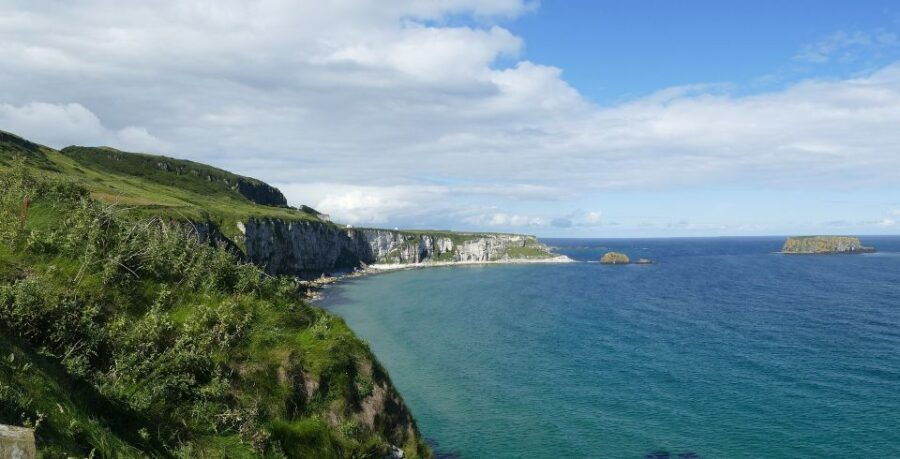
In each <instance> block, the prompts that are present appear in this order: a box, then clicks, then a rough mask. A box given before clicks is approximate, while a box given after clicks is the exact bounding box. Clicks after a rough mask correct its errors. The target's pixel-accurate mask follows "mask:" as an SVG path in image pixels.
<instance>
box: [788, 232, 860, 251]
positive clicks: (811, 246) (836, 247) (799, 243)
mask: <svg viewBox="0 0 900 459" xmlns="http://www.w3.org/2000/svg"><path fill="white" fill-rule="evenodd" d="M874 251H875V249H874V248H873V247H866V246H864V245H862V243H861V242H860V241H859V238H858V237H849V236H794V237H789V238H788V239H787V241H785V242H784V246H783V247H782V248H781V253H790V254H829V253H872V252H874Z"/></svg>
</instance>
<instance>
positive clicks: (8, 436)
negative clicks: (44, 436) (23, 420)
mask: <svg viewBox="0 0 900 459" xmlns="http://www.w3.org/2000/svg"><path fill="white" fill-rule="evenodd" d="M36 456H37V449H36V448H35V446H34V431H33V430H31V429H25V428H22V427H13V426H5V425H2V424H0V459H35V457H36Z"/></svg>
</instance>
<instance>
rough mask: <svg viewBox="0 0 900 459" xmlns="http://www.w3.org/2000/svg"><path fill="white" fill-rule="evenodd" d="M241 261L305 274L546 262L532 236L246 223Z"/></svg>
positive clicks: (260, 221) (546, 251)
mask: <svg viewBox="0 0 900 459" xmlns="http://www.w3.org/2000/svg"><path fill="white" fill-rule="evenodd" d="M239 228H240V230H241V232H242V233H243V235H244V236H243V241H242V242H243V245H244V248H245V252H246V255H247V257H248V258H249V260H250V261H252V262H253V263H255V264H257V265H259V266H262V267H264V269H266V271H267V272H269V273H271V274H291V275H311V274H316V273H321V272H328V271H334V270H342V269H352V268H356V267H360V266H363V265H370V264H377V263H401V264H413V263H428V262H480V261H497V260H515V259H525V258H548V257H551V256H553V255H552V253H551V252H550V249H549V248H548V247H546V246H545V245H543V244H541V243H539V242H538V241H537V239H536V238H535V237H533V236H524V235H514V234H474V233H472V234H470V233H450V232H416V231H394V230H384V229H368V228H366V229H354V228H342V227H339V226H337V225H332V224H328V223H320V222H307V221H284V220H275V219H250V220H248V221H245V222H243V223H242V224H240V226H239Z"/></svg>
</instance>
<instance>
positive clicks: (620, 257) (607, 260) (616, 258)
mask: <svg viewBox="0 0 900 459" xmlns="http://www.w3.org/2000/svg"><path fill="white" fill-rule="evenodd" d="M600 263H603V264H604V265H627V264H628V263H631V260H630V259H629V258H628V255H625V254H624V253H619V252H606V253H604V254H603V256H602V257H600Z"/></svg>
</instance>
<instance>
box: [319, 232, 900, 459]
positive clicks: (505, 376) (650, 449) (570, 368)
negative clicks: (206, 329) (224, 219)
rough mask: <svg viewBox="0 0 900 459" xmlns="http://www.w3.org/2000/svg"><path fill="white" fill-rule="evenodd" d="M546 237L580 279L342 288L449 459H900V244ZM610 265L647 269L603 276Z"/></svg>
mask: <svg viewBox="0 0 900 459" xmlns="http://www.w3.org/2000/svg"><path fill="white" fill-rule="evenodd" d="M862 240H863V243H864V244H866V245H873V246H875V247H877V248H878V249H879V253H876V254H866V255H830V256H816V255H777V254H773V253H772V252H775V251H777V250H778V249H779V248H780V247H781V244H782V242H783V238H708V239H706V238H700V239H693V238H691V239H546V240H543V242H545V243H547V244H550V245H552V246H555V247H557V248H558V252H560V253H563V254H566V255H569V256H570V257H572V258H574V259H576V260H579V261H581V262H579V263H571V264H532V265H485V266H457V267H441V268H428V269H418V270H409V271H400V272H392V273H386V274H378V275H374V276H370V277H364V278H359V279H354V280H350V281H346V282H343V283H339V284H337V285H335V286H333V287H332V288H330V289H328V290H327V293H326V297H325V299H324V300H323V302H322V305H323V306H325V307H326V308H328V309H330V310H331V311H332V312H334V313H336V314H338V315H340V316H342V317H344V318H345V319H346V321H347V322H348V324H349V325H350V326H351V327H352V328H353V329H354V330H355V331H356V332H357V333H358V334H359V335H360V336H361V337H362V338H363V339H365V340H367V341H368V342H369V343H370V344H371V347H372V349H373V351H374V352H375V354H376V355H377V356H378V358H379V359H380V361H381V362H382V364H383V365H384V366H385V367H386V368H387V369H388V371H389V373H390V375H391V378H392V380H393V382H394V383H395V385H396V386H397V387H398V388H399V390H400V392H401V393H402V394H403V396H404V398H405V400H406V402H407V404H408V405H409V406H410V408H411V409H412V411H413V414H414V416H415V417H416V419H417V421H418V423H419V427H420V430H421V431H422V433H423V435H424V436H425V437H426V438H428V439H429V440H430V441H432V442H433V444H435V445H436V450H437V451H438V452H439V453H440V454H442V455H448V456H451V457H454V456H461V457H463V458H476V457H477V458H482V457H483V458H499V457H528V458H531V457H534V458H556V457H609V458H666V457H670V458H697V457H700V458H744V457H747V458H750V457H754V458H756V457H762V458H896V457H900V237H863V238H862ZM607 250H617V251H623V252H625V253H627V254H629V255H630V256H631V257H632V258H633V259H634V258H637V257H648V258H652V259H654V260H656V261H657V262H658V263H657V264H654V265H649V266H637V265H629V266H605V265H600V264H598V263H596V262H595V260H597V259H598V257H599V256H600V255H601V254H602V253H604V252H605V251H607Z"/></svg>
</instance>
